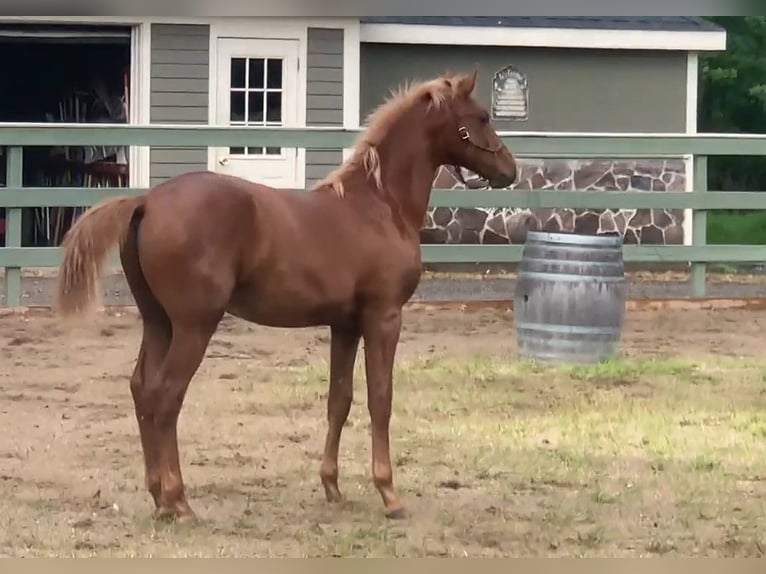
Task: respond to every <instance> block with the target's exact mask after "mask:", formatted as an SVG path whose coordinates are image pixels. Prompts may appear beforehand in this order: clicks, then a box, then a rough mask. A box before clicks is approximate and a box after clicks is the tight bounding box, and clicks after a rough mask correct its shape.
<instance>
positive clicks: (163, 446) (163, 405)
mask: <svg viewBox="0 0 766 574" xmlns="http://www.w3.org/2000/svg"><path fill="white" fill-rule="evenodd" d="M222 316H223V313H220V314H218V315H216V316H215V317H214V318H212V319H209V320H206V321H201V320H198V321H188V320H187V321H184V322H174V323H173V337H172V340H171V342H170V348H169V349H168V352H167V355H166V356H165V360H164V361H163V364H162V367H161V369H160V372H159V373H158V376H157V377H156V378H153V379H152V388H151V389H149V396H150V397H152V402H153V409H154V424H155V432H156V433H157V439H158V447H159V452H158V455H159V469H160V476H161V481H162V488H161V492H160V496H159V506H158V508H157V510H156V512H155V517H156V518H158V519H164V518H173V519H177V520H179V521H186V520H193V519H194V518H195V515H194V512H193V511H192V509H191V507H190V506H189V503H188V502H187V500H186V495H185V493H184V483H183V477H182V473H181V465H180V460H179V455H178V433H177V428H178V416H179V414H180V412H181V407H182V406H183V401H184V397H185V396H186V390H187V389H188V387H189V382H190V381H191V379H192V377H193V376H194V373H196V371H197V369H198V368H199V365H200V363H201V362H202V359H203V357H204V355H205V349H207V345H208V343H209V342H210V338H211V337H212V336H213V334H214V333H215V330H216V329H217V327H218V323H219V321H220V320H221V317H222Z"/></svg>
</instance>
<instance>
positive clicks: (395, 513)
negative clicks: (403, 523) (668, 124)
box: [386, 506, 409, 520]
mask: <svg viewBox="0 0 766 574" xmlns="http://www.w3.org/2000/svg"><path fill="white" fill-rule="evenodd" d="M408 516H409V512H407V509H406V508H404V506H398V507H396V508H391V509H387V510H386V518H389V519H391V520H403V519H405V518H407V517H408Z"/></svg>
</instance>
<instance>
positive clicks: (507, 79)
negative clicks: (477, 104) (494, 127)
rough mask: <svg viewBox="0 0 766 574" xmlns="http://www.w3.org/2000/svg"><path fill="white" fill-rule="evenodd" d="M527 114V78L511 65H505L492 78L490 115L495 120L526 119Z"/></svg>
mask: <svg viewBox="0 0 766 574" xmlns="http://www.w3.org/2000/svg"><path fill="white" fill-rule="evenodd" d="M528 116H529V88H528V87H527V79H526V78H525V77H524V74H522V73H521V72H519V71H518V70H516V69H515V68H514V67H513V66H507V67H505V68H503V69H502V70H500V71H499V72H497V73H496V74H495V77H494V78H493V79H492V117H493V119H497V120H526V119H527V118H528Z"/></svg>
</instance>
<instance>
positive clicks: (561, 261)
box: [522, 257, 625, 269]
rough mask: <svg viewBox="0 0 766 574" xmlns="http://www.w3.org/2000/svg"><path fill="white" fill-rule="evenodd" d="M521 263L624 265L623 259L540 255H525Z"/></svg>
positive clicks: (595, 265) (589, 265) (596, 265)
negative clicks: (562, 257) (609, 259)
mask: <svg viewBox="0 0 766 574" xmlns="http://www.w3.org/2000/svg"><path fill="white" fill-rule="evenodd" d="M522 263H542V264H545V265H553V264H554V263H555V264H557V265H586V266H588V267H618V268H620V269H622V268H624V267H625V263H624V262H623V261H586V260H584V259H550V258H545V259H544V258H542V257H525V258H524V259H523V260H522Z"/></svg>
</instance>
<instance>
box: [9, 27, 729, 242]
mask: <svg viewBox="0 0 766 574" xmlns="http://www.w3.org/2000/svg"><path fill="white" fill-rule="evenodd" d="M0 43H1V44H2V50H3V54H4V55H5V57H4V58H2V60H0V67H2V70H3V72H4V77H6V78H9V77H12V78H14V82H13V89H12V90H4V92H3V94H2V95H0V121H4V122H57V121H73V122H112V123H121V122H125V123H130V124H146V123H151V124H198V125H199V124H210V125H284V126H336V127H339V128H341V127H342V128H357V127H359V126H360V125H363V121H364V118H365V116H366V115H367V113H369V111H370V110H371V109H372V108H374V107H375V106H376V105H377V104H378V103H380V101H381V100H382V98H384V97H385V96H386V95H387V94H388V92H389V90H390V89H392V88H394V87H396V86H397V85H399V84H400V83H402V82H404V81H406V80H408V79H413V78H415V79H417V78H424V77H427V76H430V75H433V74H437V73H440V72H441V71H443V70H444V69H445V68H453V69H457V70H470V69H472V68H473V67H478V69H479V72H480V77H479V85H478V87H477V93H478V96H479V98H480V99H481V100H482V101H483V102H484V103H485V104H486V105H487V106H488V107H489V108H490V109H491V110H492V114H493V119H494V121H495V123H496V125H497V126H498V127H499V129H501V130H504V131H506V130H507V131H522V132H530V131H532V132H540V131H545V132H644V133H646V132H649V133H651V132H654V133H659V132H694V131H695V130H696V101H697V96H696V94H697V77H698V55H699V54H700V53H703V52H706V51H715V50H724V49H725V47H726V34H725V31H724V30H722V29H720V28H718V27H716V26H715V25H713V24H710V23H708V22H707V21H705V20H703V19H701V18H696V17H643V18H638V17H599V18H593V17H582V18H563V17H363V18H250V17H246V18H245V17H243V18H234V17H231V18H228V17H226V18H225V17H200V18H187V17H128V16H115V17H106V16H104V17H102V16H99V17H75V16H60V17H58V16H57V17H29V16H24V17H9V16H4V17H2V19H1V20H0ZM343 155H344V150H336V151H332V150H330V151H327V150H324V151H320V150H303V149H297V150H296V149H286V148H247V149H245V148H211V149H207V148H204V147H202V148H200V147H194V146H193V145H190V146H189V147H183V148H173V149H167V148H163V149H145V148H131V149H122V148H98V149H95V148H94V149H70V148H65V149H62V148H38V149H35V150H29V152H28V153H25V180H24V184H25V185H32V186H48V185H50V186H56V185H112V186H131V187H145V186H149V185H154V184H156V183H159V182H161V181H163V180H165V179H167V178H168V177H171V176H173V175H176V174H179V173H182V172H185V171H189V170H196V169H211V170H215V171H220V172H224V173H231V174H236V175H240V176H243V177H246V178H251V179H258V180H259V181H263V182H266V183H269V184H271V185H275V186H278V187H297V188H303V187H309V186H311V185H312V184H313V183H314V182H315V181H317V180H318V179H320V178H321V177H322V176H323V175H325V174H326V173H327V172H328V171H329V170H330V169H332V168H333V167H335V166H336V165H338V164H339V163H340V162H341V161H342V159H343ZM0 165H4V162H0ZM522 165H523V169H522V172H521V177H520V180H519V182H518V183H517V184H516V186H515V187H517V188H555V189H620V190H645V191H662V190H683V189H688V188H689V186H690V185H691V183H690V178H689V175H690V174H689V170H688V158H684V157H676V158H636V159H630V160H629V159H625V158H623V159H620V160H616V159H614V158H600V159H598V160H592V159H590V160H585V159H583V160H580V159H576V158H575V159H573V158H566V159H563V158H562V159H557V158H550V157H547V158H523V160H522ZM2 176H3V177H4V174H2ZM470 181H471V180H470V178H469V179H468V182H469V184H470ZM435 185H436V186H438V187H442V188H444V187H450V188H452V187H454V188H456V187H459V186H461V185H462V184H460V183H458V181H457V179H456V178H455V177H454V175H453V174H452V173H451V172H450V171H449V170H447V169H443V170H442V171H441V172H440V173H439V174H438V175H437V178H436V180H435ZM53 211H55V210H53ZM70 211H71V210H70ZM61 213H63V212H61ZM61 213H53V212H52V211H51V210H48V209H46V210H45V212H43V210H29V212H28V213H25V215H24V237H23V241H22V243H23V245H52V244H57V243H58V241H59V240H60V237H61V235H62V234H63V232H64V231H65V230H66V228H67V226H68V225H67V218H69V220H71V218H72V217H75V216H76V210H75V211H74V212H72V213H66V214H65V215H61ZM683 216H684V214H683V212H672V211H668V212H666V211H661V212H650V211H648V210H646V212H643V213H642V212H636V211H630V210H626V211H625V212H610V211H607V212H602V213H591V212H583V213H575V212H573V211H571V210H536V211H528V210H510V209H498V210H486V209H482V210H480V209H466V208H459V209H451V208H437V209H435V210H432V211H431V212H429V214H428V215H427V218H426V221H425V222H424V227H423V240H424V242H428V243H444V242H460V243H517V242H520V241H523V237H524V234H525V231H526V229H529V228H544V229H563V230H569V229H575V230H581V231H584V232H603V231H609V230H614V229H617V230H618V231H620V232H621V233H622V234H624V237H625V239H626V241H627V242H633V243H638V242H643V243H680V242H683V241H684V227H685V224H684V217H683Z"/></svg>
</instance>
